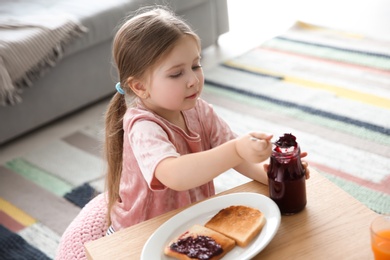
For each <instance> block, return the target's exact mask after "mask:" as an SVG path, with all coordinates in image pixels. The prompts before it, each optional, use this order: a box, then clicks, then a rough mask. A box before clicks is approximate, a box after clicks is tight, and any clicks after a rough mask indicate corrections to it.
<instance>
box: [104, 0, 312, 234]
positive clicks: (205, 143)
mask: <svg viewBox="0 0 390 260" xmlns="http://www.w3.org/2000/svg"><path fill="white" fill-rule="evenodd" d="M200 53H201V46H200V40H199V38H198V36H197V35H196V34H195V33H194V32H193V31H192V30H191V29H190V27H189V26H188V25H187V24H186V23H185V22H183V21H182V20H181V19H179V18H178V17H176V16H175V15H174V14H173V13H171V12H170V11H168V10H165V9H161V8H155V9H152V10H149V11H146V12H144V13H141V14H138V15H137V16H135V17H133V18H132V19H130V20H128V21H127V22H126V23H125V24H124V25H123V26H122V27H121V28H120V29H119V31H118V33H117V35H116V36H115V39H114V44H113V56H114V59H115V63H116V66H117V69H118V73H119V79H120V82H119V83H118V84H117V85H116V88H117V91H118V92H117V93H116V94H115V95H114V97H113V98H112V100H111V102H110V104H109V107H108V110H107V114H106V144H105V151H106V157H107V162H108V174H107V181H106V184H107V190H108V206H109V208H108V209H109V213H108V214H109V216H108V218H109V221H110V224H111V226H110V228H109V230H108V231H107V234H110V233H112V232H115V231H118V230H120V229H123V228H125V227H129V226H131V225H134V224H137V223H139V222H141V221H144V220H147V219H150V218H153V217H155V216H158V215H160V214H162V213H165V212H168V211H171V210H173V209H177V208H180V207H184V206H187V205H189V204H191V203H193V202H197V201H199V200H203V199H205V198H208V197H210V196H212V195H214V194H215V190H214V184H213V179H214V178H215V177H217V176H218V175H219V174H221V173H223V172H225V171H226V170H228V169H230V168H234V169H235V170H237V171H238V172H240V173H241V174H244V175H245V176H247V177H249V178H251V179H254V180H257V181H259V182H262V183H267V177H266V172H265V170H264V167H263V163H264V161H266V160H267V159H268V158H269V156H270V154H271V146H272V145H271V143H270V140H271V138H272V135H269V134H265V133H261V132H252V133H250V134H246V135H244V136H241V137H237V136H236V135H235V134H234V133H233V132H232V131H231V130H230V128H229V126H228V125H227V124H226V123H225V122H224V121H223V120H222V119H221V118H220V117H218V115H217V114H216V113H215V111H214V110H213V107H212V106H211V105H209V104H207V103H206V102H205V101H204V100H202V99H201V98H200V95H201V93H202V89H203V85H204V76H203V71H202V66H201V57H200ZM306 166H307V165H306Z"/></svg>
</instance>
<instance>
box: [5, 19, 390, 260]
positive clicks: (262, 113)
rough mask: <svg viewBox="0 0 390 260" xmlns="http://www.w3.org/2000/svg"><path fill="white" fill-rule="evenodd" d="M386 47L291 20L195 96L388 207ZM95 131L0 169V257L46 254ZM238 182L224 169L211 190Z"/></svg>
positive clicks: (81, 183)
mask: <svg viewBox="0 0 390 260" xmlns="http://www.w3.org/2000/svg"><path fill="white" fill-rule="evenodd" d="M388 46H390V43H389V42H383V41H380V40H375V39H369V38H366V37H363V36H360V35H353V34H347V33H345V32H340V31H335V30H330V29H326V28H319V27H315V26H311V25H308V24H303V23H297V24H296V25H295V26H294V27H292V28H291V29H290V30H289V31H287V32H286V33H285V34H283V35H280V36H279V37H276V38H273V39H271V40H269V41H267V42H265V43H264V44H262V45H261V46H259V47H258V48H255V49H253V50H251V51H249V52H248V53H246V54H244V55H241V56H240V57H236V58H234V59H231V60H228V61H226V62H224V63H223V64H220V65H219V66H217V67H215V68H212V69H210V70H206V71H205V75H206V85H205V89H204V92H203V98H204V99H205V100H207V101H208V102H210V103H212V104H213V105H214V108H215V109H216V111H217V112H218V113H219V114H220V115H221V116H222V117H223V118H224V119H225V120H226V121H227V122H228V124H229V125H230V126H231V127H232V128H233V130H234V131H235V132H237V133H239V134H243V133H246V132H247V131H250V130H261V131H265V132H269V133H273V134H274V135H275V138H276V137H277V136H279V135H283V133H293V134H294V135H296V136H297V141H298V142H299V143H300V145H301V148H302V150H304V151H307V152H308V153H309V156H308V157H307V161H309V163H310V165H311V166H312V167H313V168H316V169H317V170H318V171H319V172H321V173H322V174H324V175H325V176H326V177H328V178H329V179H330V180H331V181H333V182H334V183H336V184H337V185H338V186H340V187H341V188H342V189H344V190H345V191H347V192H348V193H350V194H351V195H352V196H354V197H355V198H357V199H358V200H360V201H361V202H362V203H364V204H365V205H367V206H368V207H369V208H371V209H372V210H374V211H377V212H381V213H390V50H389V47H388ZM103 129H104V127H103V125H102V124H101V123H98V124H97V125H92V126H88V127H86V128H83V129H80V130H79V131H76V132H74V133H69V135H67V136H65V137H63V138H61V139H58V140H56V141H54V142H52V143H50V144H49V145H45V146H42V147H41V148H39V149H36V150H34V151H32V152H28V153H26V154H25V155H23V156H21V157H19V158H14V159H13V160H10V161H8V162H7V163H5V164H4V165H1V166H0V259H18V257H19V259H53V258H54V256H55V250H56V247H57V245H58V241H59V239H60V236H61V234H62V233H63V232H64V230H65V229H66V227H67V226H68V225H69V223H70V222H71V221H72V220H73V218H74V217H75V216H76V215H77V214H78V212H79V211H80V209H81V207H83V205H85V204H86V203H87V201H89V199H90V198H92V197H93V196H94V195H96V194H97V193H100V192H102V191H103V189H104V176H103V175H104V171H105V164H104V162H103V160H102V156H101V151H102V147H101V146H102V143H101V140H103V139H102V131H103ZM247 181H248V179H247V178H245V177H242V176H241V175H239V174H237V173H235V172H234V171H228V172H226V173H225V174H223V175H221V176H219V177H218V178H217V179H216V190H217V192H220V191H223V190H226V189H228V188H231V187H234V186H237V185H239V184H241V183H244V182H247ZM308 200H309V202H310V198H308ZM23 257H24V258H23Z"/></svg>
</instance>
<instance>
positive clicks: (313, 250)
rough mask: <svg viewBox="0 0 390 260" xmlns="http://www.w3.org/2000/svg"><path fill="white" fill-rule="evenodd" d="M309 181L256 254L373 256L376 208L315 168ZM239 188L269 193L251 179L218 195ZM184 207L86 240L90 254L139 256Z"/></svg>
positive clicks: (92, 256) (270, 256) (274, 256)
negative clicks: (303, 200) (301, 199)
mask: <svg viewBox="0 0 390 260" xmlns="http://www.w3.org/2000/svg"><path fill="white" fill-rule="evenodd" d="M306 183H307V200H308V202H307V206H306V208H305V210H303V211H302V212H300V213H298V214H295V215H292V216H282V220H281V224H280V227H279V230H278V231H277V233H276V235H275V237H274V238H273V240H272V241H271V242H270V243H269V244H268V246H267V247H266V248H265V249H263V250H262V251H261V252H260V253H259V254H258V255H257V256H256V257H255V258H254V259H316V260H317V259H332V258H333V259H365V260H366V259H373V255H372V252H371V247H370V233H369V224H370V222H371V220H372V219H373V218H374V217H375V216H376V215H377V214H376V213H375V212H373V211H371V210H370V209H368V208H367V207H366V206H364V205H363V204H362V203H360V202H359V201H357V200H356V199H355V198H353V197H351V196H350V195H349V194H347V193H346V192H344V191H343V190H341V189H340V188H338V187H337V186H336V185H334V184H333V183H332V182H330V181H329V180H327V179H326V178H324V177H323V176H321V175H320V174H319V173H318V172H316V171H315V170H313V169H311V178H310V179H309V180H308V181H307V182H306ZM235 192H257V193H261V194H264V195H267V196H268V195H269V194H268V187H267V186H265V185H262V184H260V183H258V182H254V181H252V182H248V183H246V184H243V185H241V186H238V187H235V188H233V189H230V190H227V191H225V192H223V193H220V194H218V195H216V196H219V195H223V194H229V193H235ZM181 210H183V209H179V210H174V211H171V212H168V213H166V214H164V215H161V216H159V217H156V218H153V219H150V220H148V221H145V222H142V223H139V224H137V225H134V226H132V227H129V228H127V229H124V230H121V231H119V232H116V233H115V234H113V235H111V236H108V237H103V238H101V239H98V240H95V241H92V242H89V243H87V244H86V245H85V249H86V253H87V256H88V258H89V259H94V260H96V259H116V260H117V259H140V255H141V251H142V248H143V246H144V244H145V242H146V241H147V239H148V238H149V236H150V235H152V234H153V232H154V231H155V230H156V229H158V227H159V226H160V225H161V224H163V223H164V222H165V221H167V220H168V219H169V218H171V217H172V216H173V215H175V214H177V213H178V212H180V211H181ZM156 250H162V249H158V248H156Z"/></svg>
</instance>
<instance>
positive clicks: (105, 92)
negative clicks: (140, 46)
mask: <svg viewBox="0 0 390 260" xmlns="http://www.w3.org/2000/svg"><path fill="white" fill-rule="evenodd" d="M149 4H168V5H169V6H170V7H171V8H172V9H173V10H175V12H176V13H178V14H179V15H181V16H183V17H184V19H185V20H187V22H188V23H189V24H190V25H191V26H192V27H193V28H194V29H195V31H196V32H197V33H198V34H199V36H200V38H201V40H202V47H203V48H205V47H208V46H210V45H212V44H214V43H216V42H217V39H218V37H219V36H220V35H221V34H223V33H225V32H227V31H228V29H229V23H228V11H227V3H226V0H188V1H187V0H171V1H169V0H161V1H139V0H138V1H137V0H109V1H108V0H81V1H80V0H56V1H52V0H20V1H12V0H6V1H4V2H2V3H1V4H0V17H1V16H2V15H9V14H12V15H16V16H18V15H24V14H26V13H28V14H29V15H32V14H34V13H37V14H39V13H47V12H49V13H50V12H51V11H52V10H61V12H64V13H69V14H70V15H72V16H74V17H76V18H77V19H79V20H80V22H81V23H82V25H84V26H85V27H86V28H87V29H88V32H87V33H85V34H83V35H82V36H81V37H79V38H77V39H76V40H74V41H72V42H71V43H70V44H69V45H68V46H67V47H66V48H65V52H64V57H63V58H62V59H61V60H60V61H59V62H58V63H56V65H55V66H54V67H53V68H51V69H49V71H48V72H47V73H45V74H44V75H43V77H41V78H40V79H38V80H37V81H35V82H33V85H32V87H30V88H26V89H24V91H23V93H22V94H21V98H22V102H21V103H19V104H16V105H12V106H0V145H3V144H5V143H7V142H9V141H12V140H13V139H15V138H17V137H20V136H21V135H23V134H26V133H28V132H30V131H32V130H35V129H37V128H38V127H41V126H43V125H45V124H48V123H49V122H52V121H53V120H56V119H58V118H60V117H63V116H65V115H68V114H70V113H72V112H75V111H77V110H79V109H81V108H83V107H86V106H88V105H91V104H92V103H94V102H97V101H99V100H101V99H103V98H106V97H108V96H109V95H111V94H112V93H114V89H115V88H114V84H115V81H116V79H115V78H114V77H115V73H114V71H113V69H112V66H111V44H112V38H113V36H114V34H115V31H116V28H117V25H118V24H119V23H120V21H121V20H122V19H123V18H124V17H125V16H127V15H128V14H129V13H130V12H132V11H134V10H136V9H138V8H139V7H140V6H145V5H149Z"/></svg>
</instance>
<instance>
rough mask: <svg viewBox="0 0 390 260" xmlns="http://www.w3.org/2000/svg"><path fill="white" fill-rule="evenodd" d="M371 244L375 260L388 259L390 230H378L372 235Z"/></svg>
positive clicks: (389, 255) (389, 253) (389, 257)
mask: <svg viewBox="0 0 390 260" xmlns="http://www.w3.org/2000/svg"><path fill="white" fill-rule="evenodd" d="M371 246H372V251H373V252H374V256H375V260H390V230H382V231H378V232H377V233H376V234H375V235H373V239H372V243H371Z"/></svg>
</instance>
